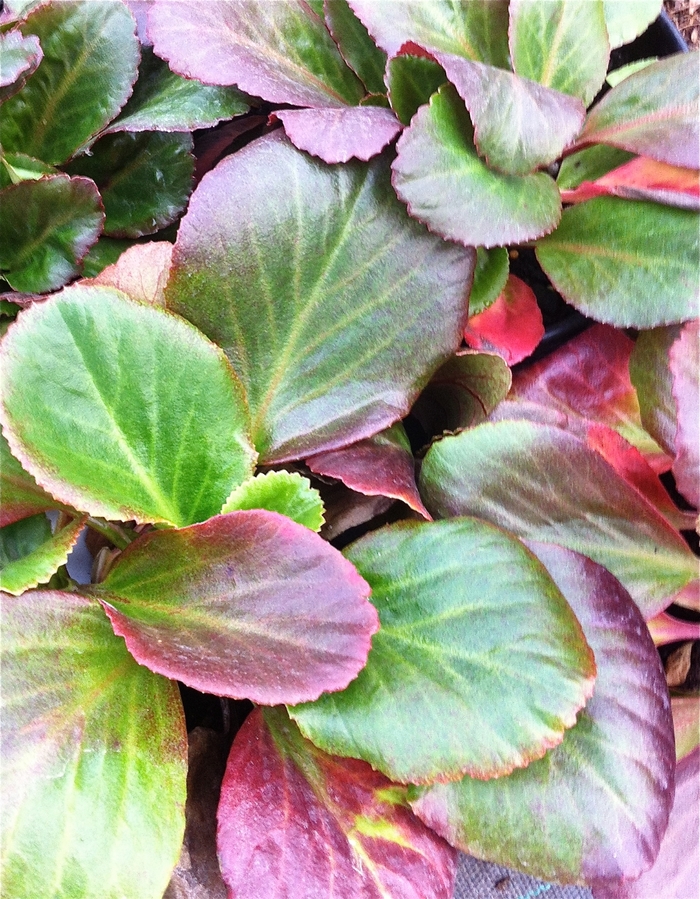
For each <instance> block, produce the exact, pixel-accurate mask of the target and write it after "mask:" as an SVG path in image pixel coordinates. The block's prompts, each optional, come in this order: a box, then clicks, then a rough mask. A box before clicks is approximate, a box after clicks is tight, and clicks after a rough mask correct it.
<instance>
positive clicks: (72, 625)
mask: <svg viewBox="0 0 700 899" xmlns="http://www.w3.org/2000/svg"><path fill="white" fill-rule="evenodd" d="M110 5H111V4H110ZM2 626H3V634H2V651H3V659H2V701H3V706H4V708H3V726H2V762H3V871H2V875H3V877H2V881H3V894H4V895H5V896H7V897H8V899H19V897H24V896H46V897H49V896H61V895H62V896H75V897H78V896H79V897H80V899H105V897H106V896H114V897H116V896H129V897H130V899H159V897H161V896H162V894H163V890H164V889H165V887H166V885H167V883H168V878H169V877H170V872H171V870H172V868H173V866H174V864H175V862H176V861H177V856H178V853H179V851H180V845H181V842H182V832H183V828H184V804H185V773H186V767H187V738H186V733H185V722H184V715H183V713H182V706H181V704H180V699H179V695H178V690H177V686H176V685H175V684H171V683H168V682H167V681H166V680H165V679H164V678H161V677H158V676H156V675H155V674H152V673H151V672H150V671H147V670H146V669H145V668H143V667H141V666H140V665H137V664H136V662H135V661H134V660H133V659H132V658H131V656H130V655H129V653H128V652H127V651H126V647H125V646H124V643H123V642H122V641H121V640H119V639H117V638H116V637H115V636H114V634H113V633H112V629H111V628H110V626H109V622H108V621H107V619H106V617H105V615H104V613H103V612H102V610H101V609H100V607H99V605H98V604H97V603H96V602H94V601H93V600H88V599H85V598H84V597H81V596H78V595H76V594H72V593H58V592H53V591H51V592H38V591H37V592H29V593H25V594H24V595H23V596H20V597H17V598H8V597H5V598H4V600H3V602H2Z"/></svg>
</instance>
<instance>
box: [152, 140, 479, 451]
mask: <svg viewBox="0 0 700 899" xmlns="http://www.w3.org/2000/svg"><path fill="white" fill-rule="evenodd" d="M473 258H474V253H473V251H471V250H467V251H465V250H464V249H463V248H461V247H460V248H458V247H455V246H453V245H450V244H446V243H444V242H443V241H441V240H440V239H439V238H437V237H435V236H434V235H431V234H429V233H428V232H427V231H426V230H425V229H424V228H422V227H421V226H420V225H419V224H418V223H416V222H414V221H412V220H411V219H410V218H409V217H408V216H407V215H406V213H405V210H404V209H403V207H402V206H401V204H400V203H399V202H398V200H397V199H396V197H395V195H394V192H393V190H392V187H391V183H390V180H389V171H388V165H387V162H386V160H383V159H377V160H376V161H373V162H372V163H370V164H369V165H365V164H361V163H350V164H347V165H337V166H327V165H324V164H323V163H321V162H319V161H318V160H316V159H313V158H311V157H309V156H307V155H306V154H305V153H302V152H300V151H298V150H296V149H295V148H294V147H293V146H292V145H291V144H289V142H288V141H287V140H286V139H285V138H284V137H283V136H282V135H281V134H280V133H279V132H277V133H274V134H272V135H269V136H267V137H264V138H261V139H260V140H257V141H255V142H254V143H252V144H250V145H248V146H247V147H245V148H244V149H243V150H240V151H239V152H238V153H235V154H234V155H233V156H230V157H228V158H227V159H225V160H224V161H223V162H222V163H220V164H219V166H217V168H216V169H215V170H214V171H213V172H212V173H211V174H209V175H208V176H207V177H206V178H205V179H204V180H203V181H202V182H201V183H200V185H199V187H198V188H197V190H196V191H195V193H194V194H193V196H192V200H191V202H190V206H189V209H188V212H187V214H186V215H185V216H184V218H183V220H182V223H181V225H180V228H179V231H178V238H177V243H176V244H175V250H174V253H173V265H172V269H171V276H170V281H169V282H168V286H167V288H166V299H167V302H168V306H169V307H170V308H172V309H173V310H174V311H176V312H178V313H179V314H181V315H184V316H185V317H186V318H188V319H190V321H192V322H193V323H194V324H196V325H197V327H199V328H200V329H201V330H202V331H204V333H205V334H207V335H208V336H209V337H211V338H212V340H215V341H216V343H218V344H219V345H220V346H222V347H223V348H224V350H225V351H226V353H227V354H228V356H229V358H230V359H231V362H232V364H233V367H234V368H235V369H236V371H237V373H238V375H239V376H240V378H241V380H242V382H243V384H244V385H245V388H246V392H247V397H248V402H249V403H250V409H251V412H252V416H253V434H254V440H255V445H256V447H257V448H258V450H259V451H260V453H261V456H262V458H263V460H264V461H266V462H272V461H277V462H279V461H285V460H287V459H295V458H300V457H304V456H307V455H311V454H312V453H314V452H320V451H321V450H324V449H333V448H335V447H338V446H343V445H346V444H348V443H352V442H354V441H356V440H359V439H361V438H363V437H366V436H370V435H372V434H374V433H376V432H377V431H379V430H382V429H383V428H385V427H387V426H388V425H391V424H393V423H394V422H395V421H396V420H397V419H399V418H401V417H402V416H403V415H405V414H406V413H407V412H408V409H409V408H410V406H411V403H412V402H413V400H414V399H415V397H416V396H417V394H418V393H419V392H420V390H421V388H422V387H423V386H424V385H425V384H426V383H427V381H428V380H429V379H430V376H431V374H432V373H433V371H434V370H435V369H436V368H438V367H439V365H440V364H441V362H442V361H444V359H445V358H447V356H449V355H450V354H451V353H452V352H454V350H455V349H456V348H457V346H458V345H459V342H460V340H461V334H462V329H463V327H464V323H465V312H466V309H465V307H466V303H465V297H466V294H467V291H468V285H469V281H470V278H471V272H472V266H473Z"/></svg>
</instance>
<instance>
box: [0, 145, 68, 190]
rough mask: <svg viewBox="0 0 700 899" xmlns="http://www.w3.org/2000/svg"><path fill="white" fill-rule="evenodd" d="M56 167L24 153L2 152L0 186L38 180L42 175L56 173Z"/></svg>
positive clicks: (0, 157) (0, 158)
mask: <svg viewBox="0 0 700 899" xmlns="http://www.w3.org/2000/svg"><path fill="white" fill-rule="evenodd" d="M57 174H58V169H57V168H56V167H55V166H53V165H47V164H46V163H45V162H42V161H41V160H40V159H34V157H33V156H27V155H26V154H25V153H3V154H2V156H0V187H3V188H4V187H9V186H10V185H11V184H19V182H20V181H38V180H39V178H41V176H42V175H57Z"/></svg>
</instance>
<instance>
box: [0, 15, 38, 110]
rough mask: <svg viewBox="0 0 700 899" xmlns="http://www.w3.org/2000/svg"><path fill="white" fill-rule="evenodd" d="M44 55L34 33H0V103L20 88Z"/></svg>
mask: <svg viewBox="0 0 700 899" xmlns="http://www.w3.org/2000/svg"><path fill="white" fill-rule="evenodd" d="M43 55H44V54H43V52H42V50H41V44H40V43H39V39H38V38H37V37H36V35H34V34H30V35H28V36H27V37H24V35H22V34H21V33H20V32H19V31H9V32H6V33H2V34H0V103H1V102H3V101H4V100H7V98H8V97H11V96H12V95H13V94H16V93H17V91H18V90H20V88H21V87H22V86H23V85H24V83H25V82H26V80H27V78H29V76H30V75H31V74H32V73H33V72H35V71H36V69H37V66H38V65H39V63H40V62H41V58H42V56H43Z"/></svg>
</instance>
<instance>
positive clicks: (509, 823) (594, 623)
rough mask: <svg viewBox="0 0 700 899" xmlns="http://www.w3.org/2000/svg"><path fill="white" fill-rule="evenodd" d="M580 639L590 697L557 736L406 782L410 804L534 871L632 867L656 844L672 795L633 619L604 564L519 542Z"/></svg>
mask: <svg viewBox="0 0 700 899" xmlns="http://www.w3.org/2000/svg"><path fill="white" fill-rule="evenodd" d="M529 546H530V547H531V549H532V550H533V551H534V552H535V553H536V554H537V556H538V557H539V558H540V559H541V561H542V562H543V563H544V564H545V565H546V567H547V569H548V571H549V572H550V574H551V576H552V578H553V579H554V581H555V582H556V583H557V584H558V586H559V587H560V589H561V590H562V592H563V593H564V595H565V596H566V598H567V600H568V602H569V603H570V605H571V607H572V608H573V610H574V612H575V613H576V616H577V617H578V619H579V620H580V621H581V625H582V627H583V629H584V633H585V634H586V638H587V639H588V641H589V642H590V644H591V647H592V649H593V652H594V653H595V657H596V664H597V667H598V676H597V679H596V685H595V691H594V694H593V697H592V698H591V699H590V700H589V701H588V704H587V705H586V708H585V709H584V710H583V711H582V712H581V713H580V715H579V717H578V720H577V722H576V725H575V726H574V727H573V728H571V730H569V731H567V733H566V734H565V735H564V740H563V742H562V743H561V745H560V746H557V747H556V748H555V749H553V750H551V751H550V752H549V753H547V755H546V756H545V757H544V758H543V759H541V760H539V761H535V762H533V763H532V764H530V765H529V766H528V767H527V768H526V769H524V770H522V771H515V772H513V774H511V775H509V776H508V777H505V778H499V779H498V780H495V781H478V780H474V779H472V778H464V779H463V780H462V781H460V782H459V783H455V784H438V785H435V786H433V787H430V788H429V789H427V790H425V791H416V792H415V793H414V795H415V801H414V802H413V803H412V805H413V808H414V810H415V811H416V812H417V813H418V814H419V816H420V817H421V818H422V819H423V820H424V821H425V822H426V823H427V824H428V825H429V826H430V827H433V828H434V829H435V830H437V832H438V833H440V834H442V835H443V836H444V837H446V838H447V839H448V840H449V841H450V842H451V843H453V844H454V845H457V846H459V847H460V848H462V849H463V850H464V851H467V852H469V853H470V854H471V855H476V856H477V857H479V858H485V859H488V860H490V861H495V862H497V863H499V864H505V865H508V866H509V867H515V868H518V869H520V870H524V871H526V872H527V873H528V874H530V875H533V876H536V877H541V878H543V879H546V880H558V881H561V882H564V883H571V882H576V883H584V882H591V881H592V880H597V879H600V878H603V877H618V876H620V875H622V876H628V877H635V876H637V875H639V874H640V873H641V872H642V871H643V870H645V869H646V868H648V867H649V866H650V865H651V863H652V861H653V859H654V857H655V855H656V852H657V851H658V847H659V844H660V842H661V838H662V836H663V833H664V830H665V828H666V823H667V821H668V816H669V812H670V808H671V802H672V797H673V776H674V766H675V760H674V751H673V723H672V720H671V709H670V702H669V698H668V691H667V689H666V682H665V679H664V675H663V670H662V668H661V663H660V661H659V658H658V655H657V653H656V649H655V648H654V644H653V643H652V641H651V637H650V636H649V634H648V633H646V628H645V627H644V622H643V621H642V618H641V616H640V614H639V611H638V610H637V608H636V607H635V605H634V603H633V602H632V600H631V599H630V597H629V595H628V594H627V593H626V591H625V590H623V589H622V588H621V586H620V584H619V583H618V582H617V581H616V580H615V578H613V577H612V576H611V575H610V574H609V572H607V571H605V570H604V569H602V568H601V567H600V566H598V565H595V564H594V563H593V562H591V561H590V560H588V559H585V558H584V557H583V556H579V555H577V554H575V553H572V552H570V551H569V550H565V549H562V548H561V547H555V546H551V545H546V544H529Z"/></svg>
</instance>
